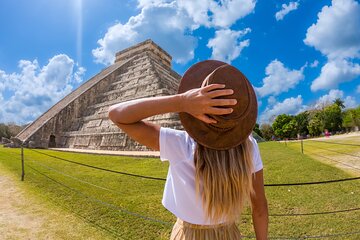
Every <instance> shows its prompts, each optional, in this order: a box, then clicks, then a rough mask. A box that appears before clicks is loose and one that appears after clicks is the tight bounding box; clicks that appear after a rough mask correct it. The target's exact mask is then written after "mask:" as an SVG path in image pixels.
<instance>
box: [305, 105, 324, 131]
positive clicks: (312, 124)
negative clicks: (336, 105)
mask: <svg viewBox="0 0 360 240" xmlns="http://www.w3.org/2000/svg"><path fill="white" fill-rule="evenodd" d="M308 129H309V134H310V135H311V136H319V135H320V134H321V133H322V132H323V131H324V123H323V111H321V110H320V111H316V112H314V113H313V114H312V116H311V118H310V120H309V124H308Z"/></svg>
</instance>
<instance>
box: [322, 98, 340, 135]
mask: <svg viewBox="0 0 360 240" xmlns="http://www.w3.org/2000/svg"><path fill="white" fill-rule="evenodd" d="M323 115H324V129H328V130H329V131H330V132H335V131H340V130H341V128H342V114H341V107H340V106H339V105H337V104H336V103H334V104H332V105H329V106H326V107H325V108H324V111H323Z"/></svg>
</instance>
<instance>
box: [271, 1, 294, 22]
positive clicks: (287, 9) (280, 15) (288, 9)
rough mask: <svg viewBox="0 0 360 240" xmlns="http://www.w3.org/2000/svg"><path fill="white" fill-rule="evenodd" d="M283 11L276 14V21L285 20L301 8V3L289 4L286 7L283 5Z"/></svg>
mask: <svg viewBox="0 0 360 240" xmlns="http://www.w3.org/2000/svg"><path fill="white" fill-rule="evenodd" d="M281 7H282V8H281V10H280V11H278V12H277V13H275V18H276V21H280V20H283V19H284V17H285V16H286V15H287V14H288V13H289V12H291V11H295V10H296V9H297V8H298V7H299V3H298V2H289V4H288V5H286V4H285V3H284V4H283V5H281Z"/></svg>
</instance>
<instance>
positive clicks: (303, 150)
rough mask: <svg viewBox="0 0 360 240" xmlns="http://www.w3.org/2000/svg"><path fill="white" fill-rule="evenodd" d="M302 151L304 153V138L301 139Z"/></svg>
mask: <svg viewBox="0 0 360 240" xmlns="http://www.w3.org/2000/svg"><path fill="white" fill-rule="evenodd" d="M301 153H302V154H304V143H303V140H302V139H301Z"/></svg>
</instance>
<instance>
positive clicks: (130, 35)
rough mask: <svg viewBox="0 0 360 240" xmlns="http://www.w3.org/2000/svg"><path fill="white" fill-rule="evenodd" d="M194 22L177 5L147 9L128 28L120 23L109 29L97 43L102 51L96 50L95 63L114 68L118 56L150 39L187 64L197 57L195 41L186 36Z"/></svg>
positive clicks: (159, 5)
mask: <svg viewBox="0 0 360 240" xmlns="http://www.w3.org/2000/svg"><path fill="white" fill-rule="evenodd" d="M192 25H193V21H192V20H191V19H190V18H189V17H188V16H187V14H184V12H183V11H181V10H179V9H178V7H177V5H176V4H175V2H172V3H162V4H158V5H156V6H152V5H151V6H147V7H144V8H143V9H142V10H141V13H140V14H139V15H137V16H134V17H131V18H130V19H129V20H128V22H127V23H126V24H121V23H117V24H115V25H114V26H112V27H110V28H109V29H108V31H107V32H106V34H105V36H104V37H103V38H102V39H100V40H98V44H99V45H100V47H98V48H96V49H93V51H92V53H93V55H94V57H95V59H96V62H99V63H103V64H111V63H112V62H113V61H114V58H115V53H116V52H117V51H119V50H121V49H124V48H127V47H129V46H131V45H133V44H135V43H138V42H141V41H144V40H146V39H148V38H151V39H153V40H154V41H155V42H156V43H158V44H159V45H160V46H161V47H163V48H164V49H165V50H167V51H168V52H169V53H170V54H171V55H172V56H173V58H174V60H175V61H176V62H178V63H185V62H187V61H189V60H191V59H192V58H193V57H194V48H195V47H196V45H197V41H196V38H194V37H193V36H191V35H188V34H186V31H188V29H190V28H191V26H192Z"/></svg>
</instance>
